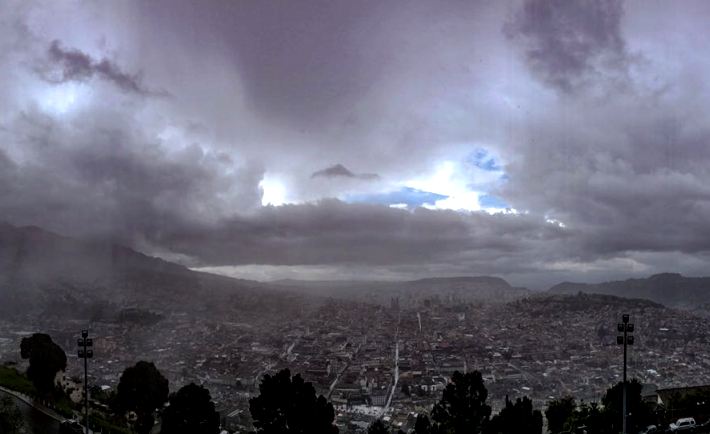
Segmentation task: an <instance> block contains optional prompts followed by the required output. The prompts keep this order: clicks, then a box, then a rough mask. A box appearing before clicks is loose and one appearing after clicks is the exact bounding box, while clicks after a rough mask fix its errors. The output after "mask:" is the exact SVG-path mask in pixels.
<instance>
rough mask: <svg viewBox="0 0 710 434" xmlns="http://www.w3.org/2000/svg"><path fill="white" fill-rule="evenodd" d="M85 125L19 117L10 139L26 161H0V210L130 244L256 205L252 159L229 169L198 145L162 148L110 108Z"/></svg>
mask: <svg viewBox="0 0 710 434" xmlns="http://www.w3.org/2000/svg"><path fill="white" fill-rule="evenodd" d="M84 121H86V125H85V127H82V128H78V129H75V128H73V127H72V126H68V125H63V124H62V123H61V122H57V121H55V120H54V119H52V118H49V117H46V116H44V115H42V114H40V113H37V112H30V113H26V114H25V115H24V116H23V117H21V118H20V119H18V121H17V122H16V123H15V124H14V125H13V131H14V132H15V134H16V136H15V138H16V140H17V142H16V145H22V148H23V152H24V156H25V158H27V159H28V160H29V162H27V163H24V164H22V165H19V164H15V163H13V162H12V161H11V160H10V159H9V158H7V157H5V158H0V179H2V181H3V182H2V184H3V186H4V191H3V200H2V201H0V215H3V216H4V218H5V219H8V220H9V221H12V222H21V223H22V224H35V225H39V226H42V227H45V228H49V229H53V230H56V231H58V232H60V233H64V234H71V235H78V236H90V237H108V238H113V239H115V240H117V241H120V242H123V243H126V244H129V245H133V246H139V245H140V244H141V243H143V242H144V241H146V240H150V239H155V238H156V237H157V234H159V233H160V232H162V231H170V230H174V228H177V227H182V226H185V225H190V224H195V222H200V223H205V222H209V221H215V220H218V219H220V218H222V217H223V216H225V215H231V214H232V212H233V210H234V207H238V208H239V209H240V210H242V211H246V210H249V209H253V208H254V207H255V206H259V205H260V200H261V190H260V189H259V187H258V183H259V181H260V180H261V178H262V176H263V169H262V168H261V167H259V166H258V165H251V166H244V167H235V166H234V165H233V164H232V163H231V162H230V161H229V160H228V159H225V158H223V157H222V156H221V155H219V154H217V153H214V152H211V151H207V150H204V149H203V148H202V147H200V146H199V145H191V146H187V147H176V148H172V149H170V145H166V144H159V143H154V142H152V141H151V140H150V139H148V138H147V137H145V136H144V135H143V134H142V132H141V131H139V130H136V129H134V128H132V126H131V124H132V123H133V122H134V120H133V119H132V118H131V117H126V116H121V115H118V114H116V113H115V112H111V111H108V112H104V111H96V112H94V113H86V115H85V119H84ZM1 149H2V148H0V150H1ZM0 155H4V154H0Z"/></svg>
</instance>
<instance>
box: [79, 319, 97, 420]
mask: <svg viewBox="0 0 710 434" xmlns="http://www.w3.org/2000/svg"><path fill="white" fill-rule="evenodd" d="M76 344H77V345H78V346H79V351H78V355H79V358H80V359H84V415H85V416H84V426H85V427H86V434H89V377H88V362H89V359H90V358H92V357H94V351H93V350H91V349H89V348H90V347H93V346H94V340H93V339H91V338H90V337H89V331H88V330H82V331H81V338H79V339H77V341H76Z"/></svg>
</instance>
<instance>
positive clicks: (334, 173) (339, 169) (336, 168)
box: [311, 163, 379, 181]
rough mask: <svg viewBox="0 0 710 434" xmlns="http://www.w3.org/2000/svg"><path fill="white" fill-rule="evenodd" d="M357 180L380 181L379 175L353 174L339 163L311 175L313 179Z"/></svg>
mask: <svg viewBox="0 0 710 434" xmlns="http://www.w3.org/2000/svg"><path fill="white" fill-rule="evenodd" d="M340 177H342V178H355V179H362V180H365V181H372V180H376V179H379V175H377V174H376V173H357V174H356V173H353V172H351V171H350V170H349V169H348V168H347V167H345V166H343V165H342V164H340V163H338V164H335V165H333V166H330V167H326V168H325V169H322V170H318V171H316V172H313V174H311V178H340Z"/></svg>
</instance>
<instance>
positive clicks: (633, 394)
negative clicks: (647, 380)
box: [602, 379, 653, 432]
mask: <svg viewBox="0 0 710 434" xmlns="http://www.w3.org/2000/svg"><path fill="white" fill-rule="evenodd" d="M641 389H643V386H642V385H641V383H639V381H638V380H636V379H633V380H631V381H628V382H627V387H626V411H627V418H626V428H627V431H628V432H637V431H639V430H640V429H641V428H643V427H645V426H646V425H648V424H650V423H652V422H653V412H652V411H651V409H650V408H649V407H648V405H647V404H646V403H644V402H643V400H642V399H641ZM622 396H623V382H621V381H620V382H618V383H616V384H615V385H614V386H612V387H610V388H609V389H607V391H606V393H605V394H604V397H603V398H602V404H603V405H604V416H605V417H604V419H605V421H606V424H607V425H608V426H609V428H610V432H619V431H621V422H622V420H621V415H622V411H621V408H622Z"/></svg>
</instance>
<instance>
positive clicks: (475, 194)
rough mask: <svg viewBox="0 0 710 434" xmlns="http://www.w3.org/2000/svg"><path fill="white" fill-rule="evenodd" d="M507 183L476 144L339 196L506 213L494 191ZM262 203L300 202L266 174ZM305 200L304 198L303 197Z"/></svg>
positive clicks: (358, 200)
mask: <svg viewBox="0 0 710 434" xmlns="http://www.w3.org/2000/svg"><path fill="white" fill-rule="evenodd" d="M505 182H507V175H506V173H505V172H504V169H503V164H502V162H501V160H500V159H499V158H498V157H497V156H496V155H495V154H494V153H492V152H491V151H489V150H487V149H486V148H482V147H478V148H475V149H474V150H473V151H471V152H468V153H464V155H463V156H462V157H459V158H458V159H453V158H452V159H447V160H441V161H439V162H437V163H435V164H434V165H433V166H432V168H431V170H430V171H429V172H428V173H424V174H422V176H419V177H416V178H411V179H404V180H401V181H396V180H395V181H394V182H392V183H390V184H389V186H388V187H384V188H385V189H384V190H381V191H377V190H376V189H375V190H374V191H373V189H372V185H368V186H367V188H368V190H366V191H362V190H361V191H358V189H357V188H356V189H355V190H353V189H352V184H351V185H350V187H349V191H347V192H345V191H342V190H341V193H339V194H338V193H335V196H336V197H338V198H339V199H341V200H343V201H345V202H350V203H372V204H380V205H387V206H389V207H392V208H400V209H410V210H411V209H414V208H418V207H424V208H429V209H448V210H456V211H485V212H489V213H498V212H509V211H511V210H512V209H511V206H510V205H509V204H508V203H507V202H506V201H505V200H504V199H503V198H501V197H500V196H497V195H495V193H494V190H495V189H496V188H497V187H499V186H500V185H501V184H503V183H505ZM259 185H260V187H261V189H262V191H263V196H262V204H263V205H274V206H278V205H283V204H285V203H298V202H303V201H304V199H303V198H301V200H299V199H298V198H296V197H292V192H290V191H289V189H288V183H287V182H284V181H283V180H282V179H280V178H279V177H278V176H277V175H276V174H271V173H267V174H266V175H265V176H264V179H263V180H262V181H261V183H260V184H259ZM306 201H307V200H306Z"/></svg>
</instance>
